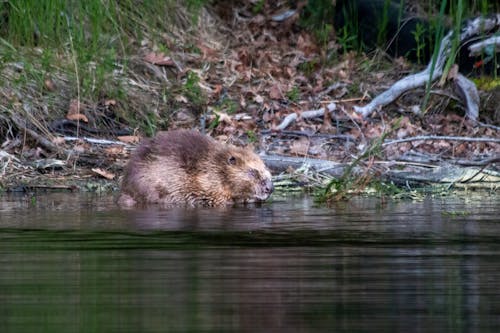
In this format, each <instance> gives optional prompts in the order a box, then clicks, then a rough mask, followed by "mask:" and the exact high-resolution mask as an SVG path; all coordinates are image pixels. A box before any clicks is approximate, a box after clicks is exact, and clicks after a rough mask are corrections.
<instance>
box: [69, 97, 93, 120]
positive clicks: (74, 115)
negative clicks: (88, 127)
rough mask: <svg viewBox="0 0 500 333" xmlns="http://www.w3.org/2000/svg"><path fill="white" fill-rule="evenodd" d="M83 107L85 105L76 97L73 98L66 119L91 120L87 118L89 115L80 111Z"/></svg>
mask: <svg viewBox="0 0 500 333" xmlns="http://www.w3.org/2000/svg"><path fill="white" fill-rule="evenodd" d="M82 107H83V104H82V103H80V102H79V101H78V100H76V99H72V100H71V102H70V103H69V110H68V113H67V114H66V119H69V120H75V121H83V122H86V123H88V122H89V120H88V119H87V117H86V116H85V115H84V114H82V113H80V111H81V110H82Z"/></svg>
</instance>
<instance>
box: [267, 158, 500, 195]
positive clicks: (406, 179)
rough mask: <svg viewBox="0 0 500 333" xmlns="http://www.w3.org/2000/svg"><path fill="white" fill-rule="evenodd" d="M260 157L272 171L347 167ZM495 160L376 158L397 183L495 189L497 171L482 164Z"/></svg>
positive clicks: (335, 171) (499, 178)
mask: <svg viewBox="0 0 500 333" xmlns="http://www.w3.org/2000/svg"><path fill="white" fill-rule="evenodd" d="M261 158H262V159H263V161H264V163H265V164H266V166H267V167H268V168H269V169H271V170H272V171H273V172H274V173H281V172H289V171H290V168H291V169H293V170H297V169H300V168H304V166H307V167H306V168H305V169H307V170H308V171H310V172H313V173H321V174H326V175H328V176H331V177H334V178H339V177H341V176H343V175H344V171H345V170H346V168H348V167H349V165H348V164H345V163H337V162H333V161H328V160H323V159H314V158H309V157H289V156H279V155H261ZM499 160H500V158H499V157H498V156H496V157H493V158H490V159H488V161H487V162H488V164H486V165H485V164H484V163H482V164H481V165H482V166H483V167H461V166H457V165H452V164H443V165H431V164H422V163H408V162H398V161H388V162H380V163H377V164H381V165H386V168H387V170H386V171H385V172H384V179H386V180H388V181H392V182H394V183H396V184H398V185H412V186H414V185H415V186H416V185H419V184H420V185H424V184H446V185H450V186H455V187H471V188H472V187H473V188H485V189H494V190H497V189H498V188H499V187H500V173H499V172H497V171H495V170H490V169H485V166H487V165H489V164H492V163H496V162H498V161H499ZM457 164H460V163H457ZM401 166H403V167H408V168H409V170H410V171H401V170H399V168H400V167H401ZM391 167H393V169H391ZM293 170H292V171H293ZM352 172H353V175H354V176H356V175H360V174H362V173H363V168H362V167H356V168H354V169H353V171H352Z"/></svg>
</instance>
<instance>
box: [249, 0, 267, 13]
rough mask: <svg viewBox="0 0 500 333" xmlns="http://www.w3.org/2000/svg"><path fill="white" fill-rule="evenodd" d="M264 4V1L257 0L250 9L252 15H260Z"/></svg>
mask: <svg viewBox="0 0 500 333" xmlns="http://www.w3.org/2000/svg"><path fill="white" fill-rule="evenodd" d="M265 3H266V1H265V0H258V1H257V2H255V4H254V5H253V7H252V13H254V14H259V13H261V12H262V10H263V9H264V5H265Z"/></svg>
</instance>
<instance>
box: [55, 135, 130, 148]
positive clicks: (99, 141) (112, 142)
mask: <svg viewBox="0 0 500 333" xmlns="http://www.w3.org/2000/svg"><path fill="white" fill-rule="evenodd" d="M63 139H64V141H79V140H83V141H86V142H89V143H95V144H99V145H121V146H125V147H129V146H130V145H129V144H127V143H125V142H121V141H115V140H106V139H94V138H87V137H75V136H65V137H63Z"/></svg>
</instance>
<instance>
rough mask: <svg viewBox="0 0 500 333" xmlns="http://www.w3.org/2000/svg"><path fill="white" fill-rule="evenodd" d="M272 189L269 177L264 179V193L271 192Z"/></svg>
mask: <svg viewBox="0 0 500 333" xmlns="http://www.w3.org/2000/svg"><path fill="white" fill-rule="evenodd" d="M273 191H274V185H273V181H272V180H271V179H266V180H265V183H264V192H265V193H266V194H271V193H273Z"/></svg>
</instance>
